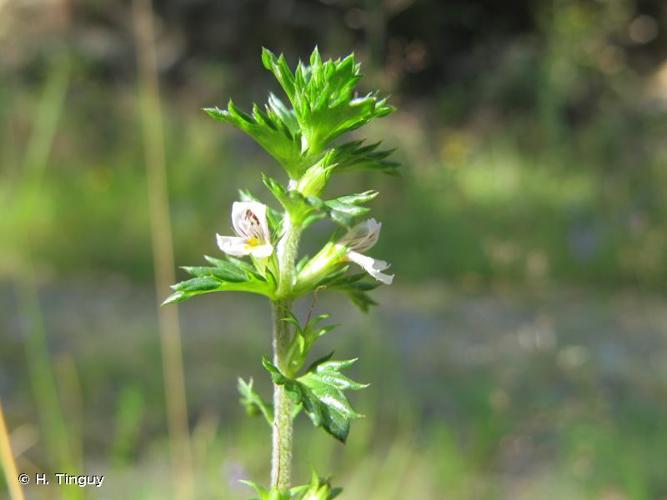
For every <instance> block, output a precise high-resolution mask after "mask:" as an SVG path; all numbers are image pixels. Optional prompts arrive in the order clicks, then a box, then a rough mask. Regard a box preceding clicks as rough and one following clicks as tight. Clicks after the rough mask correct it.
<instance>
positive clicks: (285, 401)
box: [271, 301, 293, 490]
mask: <svg viewBox="0 0 667 500" xmlns="http://www.w3.org/2000/svg"><path fill="white" fill-rule="evenodd" d="M289 312H290V304H289V303H288V302H282V301H278V302H274V303H273V363H274V364H275V365H276V366H277V367H279V368H280V369H281V370H282V371H286V368H287V367H286V364H287V350H288V348H289V341H290V331H289V323H287V322H286V321H285V319H286V318H287V317H288V313H289ZM273 408H274V416H273V452H272V454H271V487H272V488H277V489H279V490H285V489H287V488H289V486H290V476H291V471H292V433H293V423H292V408H293V403H292V400H291V399H290V397H289V395H288V394H287V390H286V389H285V386H284V385H278V384H276V383H274V384H273Z"/></svg>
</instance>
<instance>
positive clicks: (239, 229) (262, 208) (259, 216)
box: [232, 201, 271, 242]
mask: <svg viewBox="0 0 667 500" xmlns="http://www.w3.org/2000/svg"><path fill="white" fill-rule="evenodd" d="M266 211H267V208H266V205H264V204H263V203H259V202H257V201H235V202H234V204H233V205H232V225H233V226H234V231H236V234H238V235H239V236H241V237H244V238H247V239H249V238H257V239H258V240H260V241H261V242H268V241H271V233H270V231H269V224H268V221H267V220H266Z"/></svg>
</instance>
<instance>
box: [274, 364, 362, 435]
mask: <svg viewBox="0 0 667 500" xmlns="http://www.w3.org/2000/svg"><path fill="white" fill-rule="evenodd" d="M330 358H331V354H330V355H328V356H326V357H324V358H322V359H320V360H318V361H316V362H315V363H313V364H312V365H311V366H310V368H309V369H308V370H307V372H306V373H305V374H304V375H302V376H300V377H298V378H290V377H288V376H286V375H285V374H283V373H282V372H281V371H280V370H279V369H278V367H276V366H275V365H274V364H273V363H271V361H269V360H268V359H267V358H264V359H263V360H262V364H263V365H264V368H266V370H268V371H269V373H270V374H271V378H272V379H273V382H274V383H275V384H278V385H283V386H285V389H286V390H287V392H288V393H289V394H290V396H291V397H292V398H293V400H294V401H295V402H296V403H297V404H300V405H301V406H302V407H303V410H304V411H305V412H306V414H307V415H308V417H309V418H310V420H311V421H312V423H313V425H315V426H316V427H322V428H323V429H324V430H325V431H326V432H328V433H329V434H331V435H332V436H333V437H334V438H336V439H338V440H339V441H341V442H342V443H344V442H345V440H346V439H347V436H348V434H349V432H350V421H351V420H352V419H355V418H361V417H363V415H361V414H359V413H357V412H355V411H354V410H353V409H352V406H351V405H350V402H349V401H348V399H347V397H346V396H345V393H344V392H343V391H345V390H351V391H358V390H360V389H363V388H365V387H368V385H367V384H360V383H358V382H354V381H353V380H351V379H349V378H347V377H346V376H344V375H343V374H341V373H340V370H341V369H343V368H347V367H348V366H350V365H352V364H353V363H354V362H355V361H356V359H351V360H348V361H330Z"/></svg>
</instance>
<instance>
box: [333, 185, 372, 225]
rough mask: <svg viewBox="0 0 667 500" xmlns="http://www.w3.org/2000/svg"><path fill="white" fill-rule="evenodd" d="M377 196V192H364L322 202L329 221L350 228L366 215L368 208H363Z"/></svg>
mask: <svg viewBox="0 0 667 500" xmlns="http://www.w3.org/2000/svg"><path fill="white" fill-rule="evenodd" d="M377 195H378V192H377V191H365V192H363V193H358V194H353V195H349V196H340V197H338V198H334V199H333V200H328V201H325V202H324V206H325V207H326V211H327V213H328V215H329V217H331V219H332V220H333V221H335V222H337V223H338V224H341V225H342V226H345V227H348V228H349V227H351V226H353V225H354V223H355V221H356V220H357V219H359V218H360V217H363V216H364V215H366V214H368V212H370V208H368V207H364V206H363V205H364V204H365V203H368V202H369V201H371V200H372V199H374V198H375V197H376V196H377Z"/></svg>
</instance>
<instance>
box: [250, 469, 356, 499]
mask: <svg viewBox="0 0 667 500" xmlns="http://www.w3.org/2000/svg"><path fill="white" fill-rule="evenodd" d="M241 482H242V483H244V484H247V485H248V486H250V487H251V488H253V489H254V490H255V491H256V492H257V494H258V495H259V499H258V500H333V499H334V498H336V497H337V496H338V495H340V493H341V492H342V491H343V489H342V488H332V487H331V483H330V480H329V479H328V478H321V477H319V476H318V475H317V473H316V472H315V471H313V473H312V476H311V479H310V483H309V484H304V485H302V486H295V487H293V488H290V490H289V491H282V492H281V491H280V490H278V489H276V488H273V489H271V490H267V489H266V488H264V487H263V486H259V485H258V484H256V483H254V482H252V481H241ZM254 500H257V499H254Z"/></svg>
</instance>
